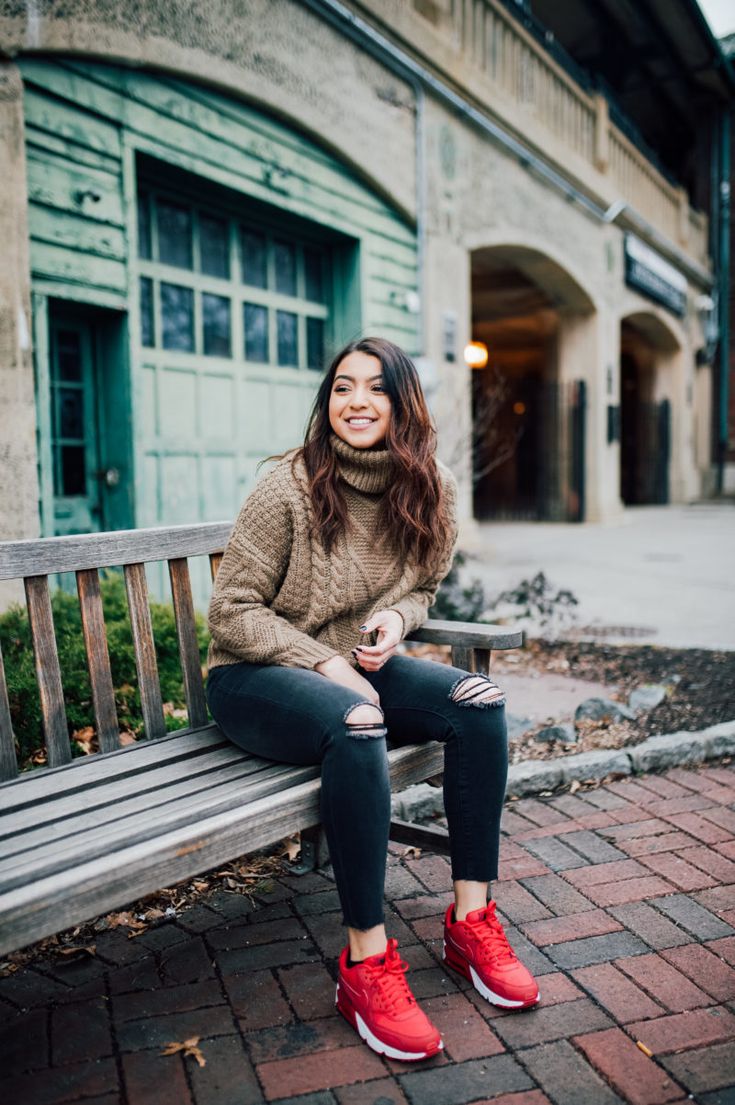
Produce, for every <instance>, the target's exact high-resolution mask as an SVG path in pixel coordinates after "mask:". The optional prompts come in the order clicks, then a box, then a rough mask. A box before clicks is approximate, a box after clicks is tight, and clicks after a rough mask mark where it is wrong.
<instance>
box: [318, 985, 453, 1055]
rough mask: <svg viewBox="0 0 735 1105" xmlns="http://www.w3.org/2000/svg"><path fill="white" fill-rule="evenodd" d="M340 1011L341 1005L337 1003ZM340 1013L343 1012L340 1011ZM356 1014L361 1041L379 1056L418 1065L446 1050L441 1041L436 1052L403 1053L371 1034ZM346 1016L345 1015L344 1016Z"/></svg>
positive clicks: (356, 1013)
mask: <svg viewBox="0 0 735 1105" xmlns="http://www.w3.org/2000/svg"><path fill="white" fill-rule="evenodd" d="M336 996H337V997H339V985H338V986H337V995H336ZM337 1008H338V1009H339V1004H338V1003H337ZM340 1012H342V1010H341V1009H340ZM354 1012H355V1021H356V1022H357V1023H356V1028H357V1034H358V1036H359V1037H360V1039H361V1040H363V1041H364V1042H365V1043H366V1044H367V1046H368V1047H369V1048H372V1050H373V1051H375V1052H377V1053H378V1055H385V1057H386V1059H401V1060H403V1062H405V1063H417V1062H418V1061H419V1060H421V1059H429V1058H431V1057H432V1056H434V1055H438V1054H439V1052H440V1051H443V1050H444V1041H443V1040H440V1041H439V1047H438V1048H437V1050H436V1051H431V1052H429V1051H401V1050H400V1049H399V1048H397V1047H391V1045H390V1044H386V1043H384V1042H383V1040H381V1039H379V1038H378V1037H377V1036H376V1035H375V1033H374V1032H371V1031H370V1029H369V1028H368V1026H367V1025H366V1024H365V1022H364V1020H363V1019H362V1017H361V1016H360V1014H359V1013H358V1012H357V1010H355V1011H354ZM342 1015H343V1016H344V1014H342Z"/></svg>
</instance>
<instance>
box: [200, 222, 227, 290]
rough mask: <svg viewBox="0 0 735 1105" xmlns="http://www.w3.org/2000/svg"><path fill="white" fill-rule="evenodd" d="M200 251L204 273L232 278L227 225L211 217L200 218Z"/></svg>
mask: <svg viewBox="0 0 735 1105" xmlns="http://www.w3.org/2000/svg"><path fill="white" fill-rule="evenodd" d="M199 250H200V253H201V259H202V272H204V273H206V274H207V276H221V277H223V278H224V279H225V280H229V278H230V243H229V239H228V234H227V223H226V222H225V221H224V220H223V219H215V218H212V216H211V215H203V214H202V215H200V216H199Z"/></svg>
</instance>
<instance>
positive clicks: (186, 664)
mask: <svg viewBox="0 0 735 1105" xmlns="http://www.w3.org/2000/svg"><path fill="white" fill-rule="evenodd" d="M168 572H169V578H170V580H171V594H172V596H173V603H174V614H175V617H176V633H177V636H178V639H179V655H180V657H181V672H182V675H183V677H184V693H185V695H186V706H187V709H188V712H189V725H191V726H194V725H206V724H207V702H206V699H205V697H204V680H203V679H202V663H201V660H200V659H199V643H198V641H197V633H196V624H195V621H194V600H193V598H192V594H191V580H190V578H189V564H188V561H187V560H186V558H185V557H181V558H178V559H175V560H169V562H168Z"/></svg>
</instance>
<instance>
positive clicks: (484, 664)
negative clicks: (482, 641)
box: [473, 648, 492, 675]
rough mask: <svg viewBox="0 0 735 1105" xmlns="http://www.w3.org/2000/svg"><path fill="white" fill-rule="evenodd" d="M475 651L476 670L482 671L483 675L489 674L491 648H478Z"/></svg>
mask: <svg viewBox="0 0 735 1105" xmlns="http://www.w3.org/2000/svg"><path fill="white" fill-rule="evenodd" d="M473 651H474V653H475V671H479V672H482V674H483V675H488V674H489V672H490V658H491V656H492V653H491V651H490V649H489V648H476V649H474V650H473Z"/></svg>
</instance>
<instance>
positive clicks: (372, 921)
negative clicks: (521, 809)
mask: <svg viewBox="0 0 735 1105" xmlns="http://www.w3.org/2000/svg"><path fill="white" fill-rule="evenodd" d="M455 499H456V485H455V481H454V477H453V476H452V474H451V473H450V472H449V470H448V469H447V468H445V467H444V466H443V465H441V464H440V463H439V462H438V461H437V460H436V458H435V432H434V429H433V427H432V424H431V420H430V417H429V413H428V410H427V407H426V403H425V400H424V397H423V394H422V391H421V385H420V383H419V379H418V375H417V373H416V369H415V367H414V365H413V364H412V362H411V361H410V360H409V358H408V357H407V356H406V354H405V353H403V352H402V350H401V349H399V348H398V347H397V346H395V345H393V344H392V343H391V342H389V341H385V340H383V339H380V338H364V339H362V340H360V341H355V342H351V343H350V344H349V345H348V346H347V347H346V348H345V349H343V350H342V351H341V352H340V353H339V354H338V355H337V356H336V357H335V359H334V361H333V362H332V364H331V366H330V368H329V371H328V372H327V374H326V376H325V378H324V380H323V382H322V384H321V387H320V388H319V392H318V394H317V397H316V401H315V404H314V409H313V412H312V416H311V419H310V422H309V426H308V430H307V433H306V440H305V443H304V445H303V446H302V447H301V448H299V449H296V450H293V451H291V452H289V453H287V454H286V455H285V456H284V457H282V458H281V459H280V460H279V462H278V463H277V465H276V466H275V468H273V469H272V470H271V471H270V472H269V473H268V474H267V475H266V476H264V478H263V479H261V480H260V482H259V483H258V484H257V486H256V487H255V489H254V490H253V491H252V492H251V494H250V495H249V496H248V498H247V500H246V502H245V504H244V506H243V508H242V510H241V512H240V515H239V517H238V519H237V521H236V523H235V527H234V529H233V531H232V535H231V537H230V540H229V542H228V544H227V548H226V549H225V553H224V557H223V559H222V563H221V565H220V569H219V572H218V574H217V581H216V585H215V588H214V593H213V596H212V602H211V606H210V611H209V627H210V630H211V634H212V644H211V648H210V655H209V681H208V696H209V703H210V707H211V710H212V714H213V716H214V717H215V719H216V720H217V722H218V723H219V725H220V727H221V728H222V730H223V732H224V733H226V734H227V736H228V737H229V738H230V739H231V740H233V741H234V742H235V743H237V744H239V745H240V746H241V747H243V748H245V749H247V750H248V751H249V752H252V753H254V754H255V755H258V756H262V757H264V758H267V759H271V760H280V761H284V762H286V763H291V764H321V780H322V790H321V808H322V819H323V824H324V827H325V830H326V834H327V841H328V844H329V851H330V856H331V860H332V864H333V867H334V875H335V880H336V883H337V889H338V892H339V897H340V902H341V905H342V911H343V915H344V923H345V925H346V926H347V935H348V945H347V947H345V949H344V950H343V952H342V954H341V956H340V960H339V968H338V974H339V977H338V983H337V1008H338V1009H339V1010H340V1012H341V1013H342V1014H343V1015H344V1016H345V1017H346V1018H347V1020H348V1021H349V1023H350V1024H351V1025H353V1027H354V1028H355V1029H356V1030H357V1031H358V1032H359V1034H360V1036H361V1037H362V1039H363V1040H365V1041H366V1043H368V1044H369V1045H370V1047H372V1048H373V1049H374V1050H375V1051H378V1052H380V1053H381V1054H385V1055H387V1056H389V1057H390V1058H394V1059H404V1060H418V1059H424V1058H426V1057H428V1056H430V1055H434V1054H435V1053H436V1052H437V1051H439V1050H440V1049H441V1048H442V1040H441V1036H440V1035H439V1032H438V1031H437V1030H436V1028H435V1027H434V1026H433V1025H432V1024H431V1022H430V1021H429V1019H428V1017H427V1016H426V1015H425V1014H424V1013H423V1012H422V1010H421V1009H420V1008H419V1006H418V1005H417V1003H416V1000H415V998H414V997H413V995H412V993H411V990H410V988H409V986H408V983H407V981H406V977H405V971H406V970H407V966H406V964H405V963H404V962H403V961H402V960H401V958H400V956H399V954H398V951H397V942H396V941H395V940H388V939H387V935H386V931H385V927H384V923H383V885H384V877H385V865H386V854H387V846H388V827H389V821H390V784H389V775H388V760H387V751H386V738H388V739H389V740H390V741H391V743H392V744H394V745H396V744H409V743H414V742H422V741H429V740H438V741H441V742H442V743H443V744H444V748H445V752H444V803H445V807H446V812H447V819H448V824H449V833H450V841H451V859H452V877H453V880H454V903H453V904H452V905H451V906H450V907H449V909H448V910H447V913H446V918H445V925H444V941H445V945H444V948H445V950H444V960H445V962H446V963H447V964H448V965H449V966H450V967H452V968H453V969H454V970H456V971H459V972H460V973H461V974H463V975H465V976H466V977H467V978H469V979H470V980H471V982H472V983H473V985H474V986H475V988H476V989H477V990H478V991H479V992H480V994H482V995H483V997H485V998H486V999H487V1000H488V1001H490V1002H493V1003H494V1004H497V1005H502V1006H505V1007H508V1008H516V1009H518V1008H525V1007H528V1006H530V1005H534V1004H535V1003H536V1002H537V1001H538V988H537V986H536V983H535V981H534V979H533V978H532V976H531V975H530V974H529V972H528V971H527V970H526V968H525V967H524V966H523V965H522V964H521V963H519V961H518V960H517V958H516V957H515V955H514V954H513V951H512V949H511V947H510V945H509V944H508V941H507V939H506V937H505V933H504V932H503V929H502V926H501V924H500V922H499V920H498V918H497V916H496V913H495V903H494V902H492V901H490V902H488V884H489V882H490V881H491V880H492V879H494V878H496V877H497V864H498V836H499V823H500V814H501V809H502V803H503V795H504V791H505V782H506V772H507V748H506V730H505V713H504V709H503V706H504V702H505V700H504V697H503V695H502V692H501V691H500V690H499V688H498V687H497V686H496V685H495V684H494V683H493V682H491V681H490V680H489V679H488V678H487V677H486V676H481V675H469V674H468V673H467V672H463V671H459V670H457V669H456V668H453V667H449V666H447V665H445V664H440V663H437V662H434V661H431V660H420V659H417V658H412V657H408V656H402V655H399V654H398V652H397V646H398V644H399V642H400V641H401V639H402V638H403V637H404V636H405V635H406V634H408V633H410V632H412V631H413V630H414V629H417V628H418V626H420V625H421V623H422V622H423V621H424V620H425V618H426V614H427V610H428V608H429V607H430V606H431V604H432V602H433V600H434V595H435V593H436V590H437V588H438V586H439V584H440V582H441V581H442V579H443V578H444V576H445V575H446V574H447V572H448V571H449V568H450V566H451V562H452V556H453V552H454V543H455V539H456V517H455Z"/></svg>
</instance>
